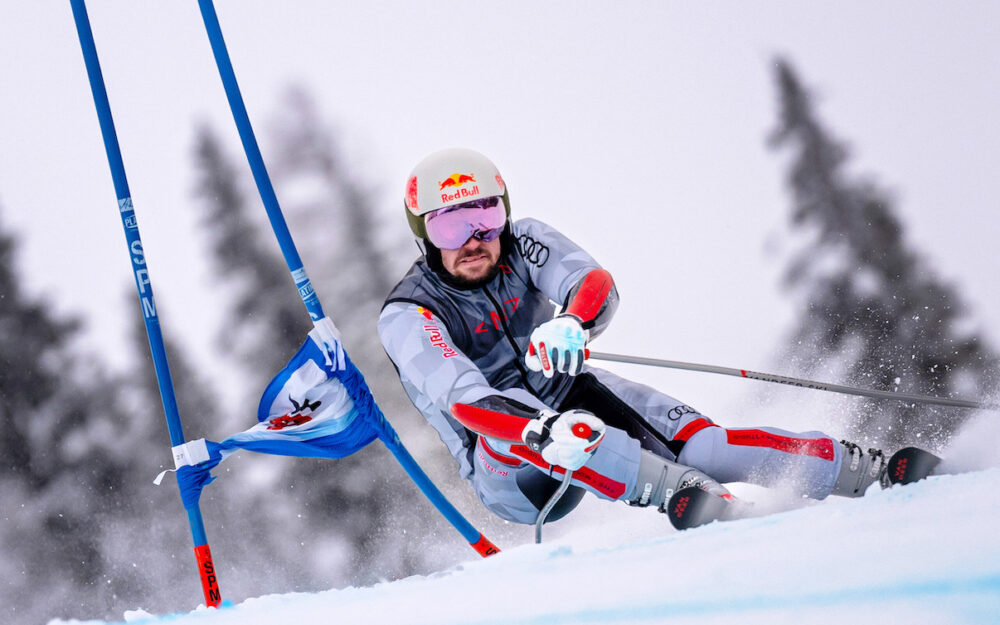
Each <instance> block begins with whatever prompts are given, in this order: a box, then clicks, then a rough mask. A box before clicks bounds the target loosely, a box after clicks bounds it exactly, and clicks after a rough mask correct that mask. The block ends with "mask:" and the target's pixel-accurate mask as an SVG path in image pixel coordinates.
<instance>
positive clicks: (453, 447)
mask: <svg viewBox="0 0 1000 625" xmlns="http://www.w3.org/2000/svg"><path fill="white" fill-rule="evenodd" d="M378 332H379V337H380V338H381V340H382V345H383V347H384V348H385V351H386V354H388V356H389V358H390V360H392V363H393V365H395V367H396V370H397V372H398V373H399V379H400V382H401V383H402V384H403V389H404V390H405V391H406V394H407V395H408V396H409V397H410V400H411V401H412V402H413V405H414V406H416V408H417V410H419V411H420V412H421V413H422V414H423V415H424V417H425V418H426V419H427V421H428V422H429V423H430V424H431V425H432V426H433V427H434V429H436V430H437V432H438V434H439V435H440V437H441V440H442V441H443V442H444V443H445V445H447V447H448V450H449V451H450V452H451V454H452V455H453V456H454V457H455V459H456V460H458V463H459V467H460V469H459V472H460V473H461V475H462V476H463V477H468V476H469V475H470V474H471V473H472V465H471V462H470V460H469V457H470V456H469V454H470V452H471V450H472V448H473V447H474V443H475V440H474V436H473V435H472V434H470V432H469V431H468V430H467V429H466V428H465V427H464V426H463V425H462V424H461V423H459V422H458V421H456V420H455V418H454V417H453V416H452V414H451V411H450V409H451V406H452V405H453V404H456V403H463V404H471V403H473V402H476V401H477V400H480V399H483V398H485V397H490V396H503V397H507V398H509V399H511V400H514V401H517V402H519V403H520V404H522V405H526V406H527V408H526V409H527V410H541V409H544V408H545V405H544V404H542V403H541V402H540V401H539V400H538V399H536V398H535V397H533V396H532V395H530V394H529V393H528V392H527V391H523V390H521V389H509V390H506V391H499V390H497V389H495V388H493V387H491V386H490V384H489V382H488V381H487V380H486V378H485V376H483V373H482V371H480V370H479V368H478V367H477V366H476V365H475V363H473V362H472V360H470V359H469V358H468V357H467V356H466V355H465V354H463V353H462V352H461V351H460V350H458V349H456V348H455V347H454V342H453V341H452V337H451V335H450V334H449V333H448V329H447V328H446V327H445V326H444V324H443V323H442V322H441V320H440V319H439V318H438V316H437V315H435V314H434V313H433V312H432V311H430V310H428V309H426V308H423V307H420V306H417V305H416V304H411V303H408V302H393V303H391V304H389V305H387V306H386V307H385V308H384V309H383V310H382V314H381V316H380V317H379V322H378Z"/></svg>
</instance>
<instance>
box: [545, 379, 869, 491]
mask: <svg viewBox="0 0 1000 625" xmlns="http://www.w3.org/2000/svg"><path fill="white" fill-rule="evenodd" d="M587 375H589V379H587V378H584V379H582V380H580V381H579V382H578V383H575V384H574V386H573V388H572V389H571V391H570V393H569V394H568V395H567V397H566V398H564V399H563V403H562V404H561V406H560V408H561V409H566V408H569V407H580V408H584V409H588V410H592V411H593V412H595V414H597V415H598V416H599V417H601V418H605V416H606V415H611V419H610V420H609V421H608V422H609V424H615V425H618V426H619V427H621V425H620V424H618V423H616V420H617V421H619V422H621V423H624V424H626V426H627V427H626V429H629V430H630V433H632V432H636V431H637V432H638V433H639V434H640V436H637V438H639V439H640V440H641V441H642V446H643V448H645V449H648V450H650V451H652V452H654V453H656V454H657V455H659V456H662V457H665V458H667V459H670V460H676V461H677V462H679V463H681V464H682V465H687V466H691V467H695V468H697V469H700V470H701V471H704V472H705V473H706V474H708V475H709V476H711V477H712V478H714V479H716V480H718V481H719V482H723V483H727V482H748V483H753V484H760V485H763V486H775V485H778V484H782V483H784V484H787V485H788V486H790V487H791V488H793V489H795V490H796V491H798V492H801V493H802V494H804V495H807V496H809V497H813V498H817V499H822V498H824V497H826V496H827V495H829V494H831V493H832V494H836V495H846V496H859V495H861V494H863V493H864V490H865V489H866V488H867V487H868V486H869V485H871V484H872V483H873V481H875V480H876V479H878V470H879V468H880V467H881V461H882V458H881V455H880V452H876V451H875V450H870V451H869V453H867V454H864V453H860V450H859V449H857V448H856V446H851V444H850V443H846V444H844V443H840V442H837V441H836V440H835V439H833V438H831V437H829V436H827V435H826V434H823V433H822V432H805V433H794V432H788V431H785V430H781V429H778V428H769V427H763V428H732V429H723V428H721V427H719V426H717V425H715V424H714V423H712V421H711V420H710V419H709V418H708V417H705V416H704V415H702V414H700V413H698V412H697V411H696V410H695V409H693V408H691V407H690V406H687V405H685V404H683V403H682V402H680V401H678V400H676V399H674V398H672V397H670V396H669V395H665V394H663V393H660V392H659V391H657V390H655V389H653V388H650V387H648V386H645V385H642V384H638V383H635V382H632V381H629V380H625V379H623V378H620V377H618V376H616V375H614V374H612V373H610V372H608V371H604V370H601V369H593V368H588V370H587V372H586V373H584V374H583V376H587ZM580 377H582V376H580ZM571 404H573V405H571ZM622 406H625V407H624V408H623V407H622ZM636 421H642V422H644V423H643V424H636V423H635V422H636ZM650 431H652V433H650ZM633 435H635V434H633ZM641 435H645V438H642V436H641ZM852 450H853V452H854V453H853V455H852ZM845 457H846V458H848V461H847V462H842V460H843V459H844V458H845Z"/></svg>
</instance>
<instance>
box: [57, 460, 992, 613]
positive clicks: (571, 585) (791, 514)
mask: <svg viewBox="0 0 1000 625" xmlns="http://www.w3.org/2000/svg"><path fill="white" fill-rule="evenodd" d="M762 493H763V494H764V498H765V499H766V496H767V493H766V492H765V491H763V490H759V491H758V490H754V491H753V492H752V493H751V495H755V496H757V498H758V499H760V498H761V497H760V495H761V494H762ZM600 505H601V506H602V510H605V511H606V512H607V514H606V515H605V521H604V522H601V523H597V524H589V526H588V528H586V529H583V528H579V527H577V528H575V529H573V530H572V531H571V532H570V533H568V534H564V535H556V536H555V537H553V538H552V539H551V540H547V541H546V542H544V543H543V544H542V545H533V544H532V545H522V546H519V547H515V548H511V549H507V550H505V551H504V552H503V553H501V554H499V555H497V556H494V557H491V558H487V559H485V560H471V559H470V560H469V561H468V562H466V563H464V564H462V565H460V566H456V567H454V568H452V569H451V570H448V571H444V572H441V573H438V574H435V575H430V576H427V577H411V578H408V579H403V580H399V581H395V582H386V583H383V584H379V585H376V586H374V587H370V588H345V589H342V590H330V591H327V592H320V593H315V594H286V595H270V596H265V597H260V598H256V599H250V600H247V601H244V602H243V603H241V604H239V605H235V606H227V607H224V608H222V609H218V610H214V609H213V610H207V609H204V608H203V609H200V610H196V611H194V612H191V613H187V614H172V615H166V616H160V617H156V616H152V615H149V614H146V613H144V612H142V611H141V610H137V611H136V612H130V613H127V614H126V615H124V618H125V619H126V620H127V621H129V622H132V623H169V624H170V625H188V624H191V625H194V624H198V625H223V624H226V625H229V624H232V625H237V624H238V625H265V624H266V625H272V624H276V623H293V624H295V625H309V624H313V623H315V624H324V625H326V624H329V623H351V624H362V623H364V624H365V625H379V624H383V623H384V624H392V625H404V624H406V625H417V624H427V625H447V624H462V625H493V624H496V625H510V624H512V623H525V624H537V625H556V624H569V623H587V624H600V623H698V624H702V625H704V624H709V623H741V624H744V625H749V624H756V623H760V624H766V625H775V624H776V623H836V624H838V625H843V624H844V623H879V624H887V625H888V624H891V623H907V625H914V624H916V623H951V624H954V623H977V624H978V623H1000V536H998V529H1000V519H998V517H1000V469H998V468H990V469H986V470H980V471H974V472H969V473H963V474H958V475H943V476H935V477H932V478H930V479H928V480H925V481H923V482H920V483H917V484H911V485H909V486H897V487H894V488H892V489H889V490H885V491H881V490H878V488H877V487H873V489H872V490H869V492H868V494H867V496H865V497H864V498H861V499H840V498H830V499H828V500H826V501H823V502H810V503H809V504H808V505H805V506H804V507H797V508H793V509H786V510H784V511H778V512H773V513H770V514H766V515H763V516H756V517H754V518H749V519H744V520H740V521H732V522H728V523H714V524H711V525H708V526H704V527H701V528H696V529H693V530H688V531H686V532H677V531H675V530H673V528H671V527H670V525H669V523H668V522H667V520H666V518H665V517H663V516H662V515H659V514H658V513H656V512H655V511H652V510H640V509H630V508H627V507H625V506H623V505H621V504H600ZM760 505H761V504H758V506H759V507H760ZM796 505H801V503H799V504H796ZM768 506H770V507H771V508H772V509H773V508H774V507H775V506H774V501H771V502H770V504H767V503H765V505H764V508H767V507H768ZM785 507H787V502H786V503H785ZM763 511H765V510H764V509H761V512H763ZM612 519H619V520H623V521H622V523H621V524H619V523H616V522H615V521H613V520H612ZM626 519H627V520H626ZM633 519H636V520H638V522H639V525H637V526H633V525H630V524H631V523H633V522H636V521H633ZM564 522H565V521H564ZM556 525H558V524H556ZM640 526H641V527H642V528H645V529H637V528H639V527H640ZM553 527H555V525H554V526H553ZM661 530H662V531H661ZM547 532H548V533H550V534H553V533H555V532H552V530H549V529H548V528H547ZM636 534H639V535H641V536H642V538H639V539H636ZM470 557H474V556H472V553H471V551H470ZM222 582H223V586H222V589H223V592H224V591H225V584H224V582H225V580H222ZM53 623H64V624H65V623H79V621H53ZM87 623H88V625H90V624H95V625H96V623H97V622H96V621H88V622H87Z"/></svg>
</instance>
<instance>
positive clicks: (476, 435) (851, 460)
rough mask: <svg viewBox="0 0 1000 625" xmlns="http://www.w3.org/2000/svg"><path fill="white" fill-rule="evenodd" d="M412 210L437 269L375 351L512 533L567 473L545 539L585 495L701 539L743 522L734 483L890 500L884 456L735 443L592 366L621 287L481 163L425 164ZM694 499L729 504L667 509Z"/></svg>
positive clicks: (781, 437) (807, 435)
mask: <svg viewBox="0 0 1000 625" xmlns="http://www.w3.org/2000/svg"><path fill="white" fill-rule="evenodd" d="M404 204H405V210H406V217H407V220H408V221H409V224H410V229H411V230H412V231H413V234H414V236H415V237H416V239H417V244H418V246H419V247H420V248H421V251H422V253H423V255H422V257H421V258H419V259H418V260H417V261H416V262H414V264H413V266H412V267H411V268H410V270H409V272H408V273H407V274H406V275H405V277H403V279H402V280H401V281H400V282H399V284H397V285H396V286H395V287H394V288H393V290H392V291H391V293H390V294H389V296H388V297H387V299H386V301H385V305H384V307H383V309H382V313H381V315H380V317H379V322H378V332H379V336H380V338H381V340H382V344H383V346H384V347H385V350H386V353H387V354H388V355H389V358H390V359H391V360H392V362H393V363H394V365H395V366H396V369H397V371H398V373H399V377H400V381H401V382H402V384H403V388H404V389H405V391H406V393H407V395H408V396H409V398H410V400H411V401H412V402H413V404H414V405H415V406H416V407H417V409H418V410H419V411H420V412H421V413H422V414H423V415H424V417H425V418H426V419H427V420H428V421H429V422H430V424H431V425H432V426H433V427H434V428H435V429H436V430H437V432H438V434H439V435H440V437H441V440H442V441H443V442H444V443H445V445H447V447H448V450H449V451H450V452H451V454H452V455H453V456H454V457H455V459H456V460H457V461H458V465H459V473H460V474H461V476H462V477H463V478H465V479H467V480H469V481H470V482H471V484H472V486H473V488H474V489H475V491H476V493H477V495H478V496H479V498H480V500H481V501H482V502H483V504H484V505H485V506H486V507H487V508H489V509H490V510H491V511H493V512H494V513H495V514H497V515H499V516H500V517H502V518H504V519H506V520H508V521H513V522H517V523H534V522H535V520H536V517H537V516H538V513H539V510H540V509H541V508H542V507H543V506H544V504H545V503H546V501H547V500H548V499H549V497H550V496H551V495H552V494H553V493H554V492H555V491H556V489H557V488H558V487H559V484H560V479H561V477H560V476H562V475H564V474H565V472H566V471H573V474H572V476H571V479H572V481H571V487H570V489H569V490H568V491H567V492H566V493H565V494H564V495H563V497H562V498H561V499H560V500H559V503H558V504H557V505H556V507H555V508H553V509H552V511H551V513H550V515H549V517H548V520H549V521H552V520H556V519H559V518H561V517H563V516H565V515H566V514H567V513H568V512H569V511H570V510H572V509H573V508H574V507H575V506H576V505H577V504H578V503H579V502H580V500H581V499H582V497H583V495H584V493H585V492H586V491H590V492H592V493H594V494H595V495H597V496H598V497H601V498H605V499H612V500H621V501H625V502H627V503H629V504H631V505H636V506H655V507H656V508H658V509H659V510H660V511H663V512H667V513H668V514H669V515H670V519H671V521H672V522H673V524H674V525H675V526H676V527H690V526H693V525H700V524H702V523H706V522H709V521H711V520H714V519H716V518H725V517H727V516H733V513H734V512H735V511H736V510H737V509H738V508H739V504H738V503H737V502H735V500H734V499H733V498H732V497H731V495H730V494H729V491H728V490H727V489H726V488H725V487H724V486H722V485H721V483H727V482H750V483H755V484H760V485H764V486H775V485H778V484H781V483H783V484H785V485H787V486H791V487H792V488H794V489H796V490H797V491H798V492H800V493H801V494H803V495H806V496H808V497H812V498H816V499H823V498H825V497H826V496H828V495H831V494H833V495H842V496H848V497H857V496H861V495H863V494H864V492H865V490H866V489H867V488H868V486H870V485H871V484H873V483H874V482H875V481H876V480H880V479H881V480H882V481H883V482H884V480H885V477H884V476H885V466H886V459H885V457H884V456H883V454H882V452H881V451H879V450H874V449H870V450H867V451H864V450H862V449H861V448H859V447H858V446H857V445H853V444H851V443H848V442H838V441H837V440H835V439H833V438H831V437H830V436H827V435H826V434H823V433H822V432H803V433H793V432H787V431H784V430H780V429H777V428H772V427H760V428H723V427H721V426H719V425H717V424H716V423H714V422H713V421H712V420H711V419H709V418H708V417H706V416H705V415H702V414H701V413H699V412H698V411H697V410H695V409H694V408H692V407H690V406H688V405H686V404H684V403H682V402H680V401H678V400H676V399H674V398H672V397H669V396H667V395H665V394H663V393H660V392H659V391H656V390H654V389H652V388H649V387H647V386H644V385H641V384H637V383H635V382H631V381H629V380H626V379H623V378H621V377H618V376H616V375H614V374H613V373H610V372H608V371H604V370H601V369H598V368H595V367H591V366H589V365H588V364H586V363H585V358H586V354H587V344H588V342H589V341H590V340H593V339H594V338H596V337H597V336H598V335H600V333H601V332H602V331H603V330H604V329H605V328H606V327H607V326H608V324H609V323H610V321H611V318H612V316H613V315H614V313H615V309H616V308H617V306H618V293H617V290H616V289H615V286H614V281H613V279H612V277H611V275H610V274H609V273H608V272H607V271H606V270H605V269H603V268H601V266H600V265H598V264H597V262H596V261H595V260H594V259H593V258H591V257H590V256H589V255H588V254H587V253H586V252H585V251H584V250H582V249H580V248H579V247H578V246H577V245H575V244H574V243H573V242H572V241H570V240H569V239H568V238H566V237H565V236H563V235H562V234H560V233H559V232H558V231H556V230H555V229H553V228H551V227H550V226H547V225H546V224H544V223H542V222H540V221H537V220H534V219H519V220H517V221H512V220H511V219H510V200H509V197H508V193H507V187H506V184H505V183H504V180H503V178H502V177H501V175H500V172H499V171H498V170H497V168H496V166H495V165H494V164H493V163H492V162H491V161H490V160H489V159H487V158H486V157H485V156H483V155H482V154H479V153H478V152H474V151H472V150H467V149H448V150H443V151H440V152H436V153H434V154H431V155H430V156H428V157H426V158H425V159H423V160H422V161H421V162H420V163H419V164H417V166H416V167H415V168H414V170H413V172H412V173H411V175H410V177H409V179H408V180H407V183H406V191H405V197H404ZM553 302H558V303H560V304H561V309H560V312H558V314H557V312H556V306H555V305H554V304H553ZM690 487H695V488H697V489H699V490H700V491H704V492H707V493H709V494H711V495H713V497H709V498H706V499H711V500H712V501H713V502H715V503H714V504H713V505H711V506H703V507H699V509H698V511H692V510H684V507H683V506H678V505H675V506H673V507H671V506H670V501H671V497H672V496H673V495H675V493H677V492H678V491H680V490H682V489H685V488H690ZM685 492H690V490H689V491H685ZM685 503H686V501H685Z"/></svg>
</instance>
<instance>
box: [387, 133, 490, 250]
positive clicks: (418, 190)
mask: <svg viewBox="0 0 1000 625" xmlns="http://www.w3.org/2000/svg"><path fill="white" fill-rule="evenodd" d="M486 197H500V198H502V199H503V204H504V208H505V209H506V211H507V219H510V202H509V201H508V199H507V185H506V184H505V183H504V181H503V178H502V177H501V176H500V171H499V170H498V169H497V166H496V165H494V164H493V163H492V162H491V161H490V159H488V158H486V157H485V156H483V155H482V154H480V153H479V152H476V151H474V150H468V149H465V148H449V149H446V150H441V151H439V152H435V153H433V154H431V155H430V156H427V157H425V158H424V159H423V160H422V161H420V162H419V163H417V166H416V167H414V168H413V171H412V172H410V177H409V178H408V179H407V180H406V194H405V195H404V196H403V204H404V206H405V208H406V220H407V221H408V222H409V223H410V230H412V231H413V234H414V235H415V236H416V237H417V239H426V238H427V229H426V228H425V227H424V215H426V214H427V213H432V212H434V211H436V210H440V209H442V208H444V207H446V206H453V205H455V204H463V203H465V202H469V201H472V200H478V199H481V198H486Z"/></svg>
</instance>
